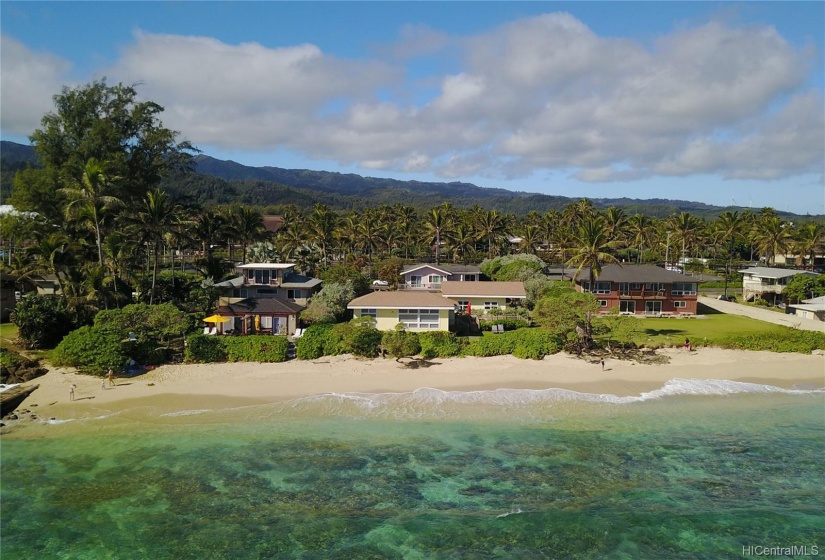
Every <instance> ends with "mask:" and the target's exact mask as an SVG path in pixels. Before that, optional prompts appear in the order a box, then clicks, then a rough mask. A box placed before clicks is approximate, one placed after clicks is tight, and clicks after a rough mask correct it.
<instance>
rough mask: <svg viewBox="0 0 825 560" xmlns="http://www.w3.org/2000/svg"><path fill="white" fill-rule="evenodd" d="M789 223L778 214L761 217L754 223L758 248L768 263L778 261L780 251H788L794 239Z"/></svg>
mask: <svg viewBox="0 0 825 560" xmlns="http://www.w3.org/2000/svg"><path fill="white" fill-rule="evenodd" d="M788 225H789V224H788V223H787V222H783V221H782V220H781V219H780V218H779V217H778V216H771V217H767V218H761V219H759V220H757V221H756V223H755V224H754V229H753V234H754V235H753V237H754V241H756V248H757V249H758V250H759V254H760V255H762V256H764V257H765V262H767V263H768V264H774V263H775V262H776V254H777V253H778V252H780V251H782V253H785V252H787V250H788V247H789V246H790V244H791V240H792V236H791V232H790V231H789V230H790V228H789V227H788Z"/></svg>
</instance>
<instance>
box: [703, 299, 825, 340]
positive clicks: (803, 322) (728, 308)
mask: <svg viewBox="0 0 825 560" xmlns="http://www.w3.org/2000/svg"><path fill="white" fill-rule="evenodd" d="M698 299H699V303H701V304H703V305H707V306H708V307H710V308H711V309H715V310H717V311H719V312H721V313H727V314H729V315H742V316H744V317H750V318H751V319H758V320H760V321H767V322H768V323H774V324H777V325H783V326H786V327H793V328H797V329H801V330H803V331H818V332H825V322H822V321H815V320H813V319H803V318H802V317H797V316H796V315H785V314H783V313H777V312H776V311H771V310H769V309H760V308H758V307H751V306H749V305H743V304H741V303H733V302H730V301H722V300H719V299H714V298H709V297H702V296H699V298H698Z"/></svg>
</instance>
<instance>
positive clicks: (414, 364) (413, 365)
mask: <svg viewBox="0 0 825 560" xmlns="http://www.w3.org/2000/svg"><path fill="white" fill-rule="evenodd" d="M398 361H399V363H401V365H403V366H404V369H421V368H428V367H431V366H437V365H438V364H439V363H440V362H432V361H430V360H425V359H423V358H410V361H409V362H401V361H400V359H399V360H398Z"/></svg>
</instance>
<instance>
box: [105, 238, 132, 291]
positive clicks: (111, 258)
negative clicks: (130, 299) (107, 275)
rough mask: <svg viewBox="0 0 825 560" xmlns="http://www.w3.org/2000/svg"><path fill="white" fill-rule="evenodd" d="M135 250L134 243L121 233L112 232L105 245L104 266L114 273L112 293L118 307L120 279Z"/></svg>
mask: <svg viewBox="0 0 825 560" xmlns="http://www.w3.org/2000/svg"><path fill="white" fill-rule="evenodd" d="M135 249H136V247H135V244H134V242H132V241H131V240H130V239H129V237H128V236H126V235H125V234H123V233H122V232H119V231H115V232H112V233H111V234H110V235H108V236H107V237H106V240H105V241H104V243H103V257H104V265H105V266H107V267H108V269H109V271H110V272H111V273H112V292H113V293H114V299H115V303H116V304H117V306H118V307H120V297H119V296H120V287H119V282H120V278H121V277H122V276H123V272H124V270H125V268H126V262H127V261H128V259H129V258H130V257H131V256H132V255H134V253H135Z"/></svg>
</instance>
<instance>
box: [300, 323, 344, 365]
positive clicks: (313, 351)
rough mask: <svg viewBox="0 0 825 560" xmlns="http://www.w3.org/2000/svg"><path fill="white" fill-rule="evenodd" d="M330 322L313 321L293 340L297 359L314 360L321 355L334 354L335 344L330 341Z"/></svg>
mask: <svg viewBox="0 0 825 560" xmlns="http://www.w3.org/2000/svg"><path fill="white" fill-rule="evenodd" d="M332 327H333V325H332V324H330V323H314V324H312V325H310V326H309V327H308V328H307V330H305V331H304V334H303V335H302V336H301V337H300V338H299V339H298V340H296V341H295V356H296V357H297V358H298V359H299V360H314V359H316V358H320V357H321V356H330V355H335V354H337V353H338V352H336V347H337V344H336V343H333V341H332Z"/></svg>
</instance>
